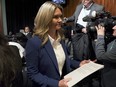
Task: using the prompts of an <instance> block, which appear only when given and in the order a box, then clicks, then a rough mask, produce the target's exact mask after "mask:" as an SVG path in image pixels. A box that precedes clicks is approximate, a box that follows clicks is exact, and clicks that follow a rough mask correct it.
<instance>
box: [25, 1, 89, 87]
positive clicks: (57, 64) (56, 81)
mask: <svg viewBox="0 0 116 87" xmlns="http://www.w3.org/2000/svg"><path fill="white" fill-rule="evenodd" d="M62 18H63V9H62V7H61V6H60V5H58V4H55V3H53V2H51V1H47V2H45V3H44V4H42V6H41V7H40V9H39V11H38V13H37V15H36V17H35V20H34V25H35V27H34V36H33V37H32V38H31V39H29V40H28V42H27V44H26V49H25V50H26V51H25V52H26V65H27V73H28V76H29V78H30V79H31V80H32V82H33V84H32V85H33V87H68V85H67V82H68V81H70V78H67V79H64V78H63V77H64V75H66V74H67V73H69V72H70V71H71V70H72V69H71V67H70V66H71V62H70V61H71V60H70V59H69V57H68V54H67V50H66V46H65V44H64V35H63V31H62V30H63V29H62V27H61V26H62ZM88 62H89V61H88V60H84V61H82V62H81V63H80V62H77V61H76V62H75V64H74V63H73V66H75V67H79V66H82V65H83V64H85V63H88ZM77 78H78V77H77Z"/></svg>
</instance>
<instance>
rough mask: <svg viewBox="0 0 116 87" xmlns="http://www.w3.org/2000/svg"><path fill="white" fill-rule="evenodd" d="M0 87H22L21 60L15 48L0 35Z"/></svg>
mask: <svg viewBox="0 0 116 87" xmlns="http://www.w3.org/2000/svg"><path fill="white" fill-rule="evenodd" d="M0 87H23V77H22V60H21V57H20V55H19V50H18V48H17V47H16V46H10V45H8V42H7V39H6V38H5V36H4V35H2V34H0Z"/></svg>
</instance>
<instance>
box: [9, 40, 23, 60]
mask: <svg viewBox="0 0 116 87" xmlns="http://www.w3.org/2000/svg"><path fill="white" fill-rule="evenodd" d="M8 44H9V45H14V46H16V47H17V48H18V49H19V53H20V56H21V58H23V56H24V51H25V49H24V48H23V47H22V46H21V45H20V44H19V43H17V42H8Z"/></svg>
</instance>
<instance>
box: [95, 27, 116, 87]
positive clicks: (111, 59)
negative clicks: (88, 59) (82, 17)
mask: <svg viewBox="0 0 116 87" xmlns="http://www.w3.org/2000/svg"><path fill="white" fill-rule="evenodd" d="M112 29H113V34H112V35H113V36H114V37H116V25H115V26H114V27H113V28H112ZM96 30H97V41H96V51H95V52H96V57H97V59H98V60H100V61H102V62H103V64H104V68H103V70H102V72H101V84H102V87H116V38H115V39H114V40H113V41H111V42H110V43H109V44H107V47H106V48H105V38H104V37H105V27H103V26H101V25H98V26H96Z"/></svg>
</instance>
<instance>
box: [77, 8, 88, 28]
mask: <svg viewBox="0 0 116 87" xmlns="http://www.w3.org/2000/svg"><path fill="white" fill-rule="evenodd" d="M89 13H90V10H87V9H86V8H84V7H83V8H82V10H81V12H80V14H79V17H78V20H77V23H79V24H81V25H83V26H84V27H86V26H87V22H84V21H83V18H84V17H85V16H87V15H89Z"/></svg>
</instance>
